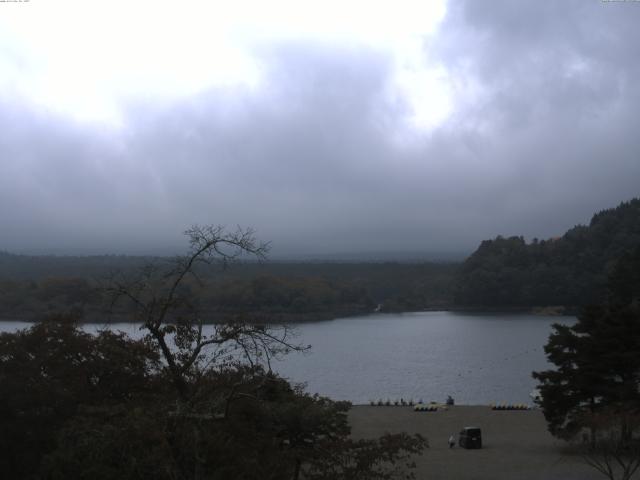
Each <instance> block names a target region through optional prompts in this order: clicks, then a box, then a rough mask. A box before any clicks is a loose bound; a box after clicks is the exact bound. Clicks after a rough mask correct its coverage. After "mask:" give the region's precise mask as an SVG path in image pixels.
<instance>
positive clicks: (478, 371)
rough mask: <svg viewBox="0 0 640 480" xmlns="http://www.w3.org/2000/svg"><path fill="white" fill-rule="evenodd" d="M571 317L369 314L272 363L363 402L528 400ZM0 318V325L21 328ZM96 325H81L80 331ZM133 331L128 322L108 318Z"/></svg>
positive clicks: (316, 386)
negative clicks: (558, 331)
mask: <svg viewBox="0 0 640 480" xmlns="http://www.w3.org/2000/svg"><path fill="white" fill-rule="evenodd" d="M574 321H575V319H574V318H571V317H544V316H536V315H522V314H518V315H514V314H461V313H454V312H419V313H403V314H375V315H369V316H363V317H355V318H353V317H352V318H339V319H336V320H331V321H322V322H312V323H304V324H301V325H299V326H298V327H297V334H298V340H299V342H300V343H304V344H311V345H312V350H311V352H309V353H306V354H292V355H289V356H288V357H286V358H285V359H284V360H283V361H281V362H278V363H277V364H275V365H274V369H275V370H277V371H278V372H279V373H280V374H282V375H283V376H285V377H287V378H289V379H290V380H292V381H294V382H306V383H307V389H308V391H310V392H312V393H315V392H318V393H320V394H321V395H327V396H329V397H331V398H334V399H336V400H350V401H352V402H354V403H368V402H369V401H371V400H377V399H379V398H381V399H383V400H386V399H387V398H389V399H391V400H393V399H400V398H404V399H405V400H408V399H413V400H414V401H417V400H419V399H422V400H424V401H431V400H433V401H444V399H445V398H446V396H447V395H451V396H453V397H454V398H455V400H456V402H457V403H464V404H487V403H491V402H510V403H529V402H530V398H529V393H530V392H531V390H532V389H533V388H534V387H535V381H534V380H533V379H532V378H531V371H533V370H541V369H546V368H548V367H549V365H548V363H547V362H546V359H545V356H544V350H543V345H544V344H545V343H546V342H547V338H548V336H549V333H550V332H551V324H552V323H565V324H566V323H572V322H574ZM25 325H26V324H24V323H20V322H0V330H3V331H11V330H15V329H17V328H22V327H24V326H25ZM96 328H98V327H97V326H93V325H91V326H87V329H88V330H93V329H96ZM111 328H114V329H120V330H123V331H125V332H127V333H129V334H131V335H132V336H134V337H137V336H139V335H140V333H139V330H138V328H137V326H136V325H133V324H115V325H112V326H111Z"/></svg>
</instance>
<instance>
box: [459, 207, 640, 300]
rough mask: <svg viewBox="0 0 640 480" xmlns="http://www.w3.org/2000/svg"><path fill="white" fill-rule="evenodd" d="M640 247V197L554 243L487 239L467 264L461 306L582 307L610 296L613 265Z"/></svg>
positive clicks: (462, 277)
mask: <svg viewBox="0 0 640 480" xmlns="http://www.w3.org/2000/svg"><path fill="white" fill-rule="evenodd" d="M638 246H640V198H634V199H632V200H630V201H628V202H623V203H621V204H620V205H618V206H617V207H615V208H611V209H607V210H602V211H601V212H598V213H596V214H595V215H594V216H593V218H592V219H591V222H590V223H589V225H588V226H584V225H578V226H575V227H573V228H572V229H570V230H568V231H567V232H566V233H565V234H564V235H563V236H562V237H559V238H553V239H549V240H538V239H534V240H533V241H532V242H531V243H527V242H525V240H524V238H523V237H509V238H504V237H502V236H498V237H497V238H495V239H493V240H485V241H483V242H482V243H481V244H480V246H479V247H478V249H477V250H476V251H475V252H474V253H473V254H471V256H470V257H469V258H467V259H466V260H465V261H464V263H463V264H462V266H461V268H460V270H459V273H458V276H457V281H456V289H455V293H454V303H455V304H456V305H457V306H480V307H532V306H548V305H563V306H567V307H581V306H584V305H588V304H593V303H598V302H600V301H601V300H602V298H603V296H604V295H605V286H606V280H607V276H608V275H609V273H610V271H611V269H612V267H613V265H614V263H615V262H616V260H618V259H619V258H620V257H622V256H623V255H624V254H626V253H628V252H630V251H632V250H634V249H635V248H637V247H638Z"/></svg>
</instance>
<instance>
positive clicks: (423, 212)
mask: <svg viewBox="0 0 640 480" xmlns="http://www.w3.org/2000/svg"><path fill="white" fill-rule="evenodd" d="M639 19H640V5H635V4H614V3H606V2H605V3H601V2H579V1H577V2H573V3H571V2H563V3H562V4H555V3H551V2H542V3H540V2H512V1H504V2H491V3H490V4H486V3H479V2H473V1H469V2H455V3H453V4H452V5H451V6H450V11H449V12H448V14H447V18H446V19H445V21H444V24H443V25H442V27H441V31H440V33H439V34H437V35H435V36H434V38H432V39H430V40H429V52H430V53H429V56H430V60H431V61H438V62H440V63H441V64H442V65H443V66H444V67H445V68H446V70H447V71H448V73H449V76H450V79H451V81H452V88H453V91H454V110H453V112H452V114H451V116H450V117H449V118H448V119H447V120H446V122H445V123H443V124H442V125H440V126H439V127H437V128H436V129H435V130H433V131H431V132H426V133H424V134H420V135H418V134H414V136H413V139H412V140H411V141H410V142H404V143H403V142H398V140H397V138H394V134H395V133H396V132H398V131H402V129H403V128H406V122H407V119H408V116H409V114H410V111H409V107H408V105H407V104H405V103H403V102H402V101H399V100H397V99H394V97H393V96H391V95H389V89H390V88H391V82H392V71H393V62H392V59H391V58H390V57H388V56H387V55H386V54H384V53H381V52H377V51H375V50H372V49H365V48H356V47H351V48H347V47H339V46H336V45H330V44H319V43H315V44H314V43H302V42H298V43H295V42H289V43H281V44H278V45H269V46H266V47H263V48H262V49H260V50H259V51H256V55H257V56H258V58H259V59H260V61H261V65H262V66H263V71H264V79H263V82H262V83H261V84H260V86H259V87H258V88H257V89H250V88H244V87H234V88H218V89H211V90H209V91H206V92H203V93H201V94H199V95H197V96H194V97H192V98H189V99H183V100H181V101H179V102H178V101H176V102H173V103H170V104H167V103H164V104H162V105H160V104H153V103H144V102H141V101H138V102H135V103H133V102H130V103H129V104H128V105H127V109H126V114H125V117H124V118H125V124H124V127H123V128H122V129H121V130H110V129H107V128H104V127H97V126H95V125H91V124H78V123H73V122H72V121H70V120H68V119H65V118H63V117H60V116H56V115H54V114H52V113H47V112H43V111H42V110H41V109H39V108H37V107H35V106H30V105H28V104H26V103H24V102H20V101H18V100H11V99H8V98H4V99H3V100H2V101H1V102H0V132H2V135H1V136H0V202H1V203H0V204H1V205H2V206H1V207H0V222H1V224H2V225H3V228H2V234H1V236H0V248H6V249H10V250H29V249H31V250H40V251H43V250H47V249H63V250H66V251H73V250H74V249H87V248H89V249H90V250H92V251H142V250H144V249H145V248H148V249H149V250H157V249H160V248H164V247H167V246H173V245H181V244H182V240H181V238H180V235H179V233H180V231H181V230H182V229H184V228H185V227H187V226H188V225H190V224H192V223H222V224H227V225H231V226H233V225H235V224H238V223H239V224H242V225H251V226H253V227H255V228H256V229H257V230H258V234H259V236H260V237H261V238H263V239H265V240H272V241H273V243H274V249H275V253H276V254H277V253H286V252H288V251H293V252H296V253H300V252H304V253H328V252H346V251H353V252H357V251H380V250H385V251H393V250H396V251H402V250H410V251H418V250H425V251H444V250H449V251H450V250H467V251H470V250H471V249H472V248H474V246H475V245H476V244H477V242H478V241H479V240H481V239H483V238H488V237H493V236H495V235H497V234H506V235H511V234H524V235H527V236H530V237H532V236H539V237H546V236H551V235H556V234H560V233H562V232H563V231H564V230H565V229H567V228H569V227H571V226H572V225H574V224H575V223H578V222H585V221H588V219H589V217H590V215H591V214H592V213H593V212H594V211H596V210H599V209H601V208H605V207H609V206H614V205H616V204H617V203H618V202H619V201H622V200H625V199H628V198H631V197H632V196H635V195H638V193H639V192H638V179H640V161H639V159H638V158H637V152H638V151H640V150H639V147H640V135H638V133H639V132H638V123H637V121H635V119H634V116H635V112H636V111H637V110H638V107H639V106H640V102H639V99H640V85H639V84H638V82H637V78H638V61H637V59H636V58H635V56H634V54H633V46H634V45H637V44H638V40H640V38H638V36H639V34H638V33H636V29H635V28H634V25H637V21H638V20H639ZM83 251H86V250H83Z"/></svg>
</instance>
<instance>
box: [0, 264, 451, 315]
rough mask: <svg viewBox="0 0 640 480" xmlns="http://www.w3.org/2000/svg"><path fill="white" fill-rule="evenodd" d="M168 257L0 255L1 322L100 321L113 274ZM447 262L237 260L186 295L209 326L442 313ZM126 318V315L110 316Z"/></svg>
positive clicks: (446, 301) (447, 299)
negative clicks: (235, 320) (64, 317)
mask: <svg viewBox="0 0 640 480" xmlns="http://www.w3.org/2000/svg"><path fill="white" fill-rule="evenodd" d="M169 261H170V259H168V258H159V257H157V258H153V257H127V256H91V257H65V256H60V257H57V256H41V257H33V256H25V255H13V254H9V253H0V318H4V319H14V320H17V319H23V320H33V319H37V318H39V317H41V316H42V315H47V314H51V313H54V312H67V313H73V314H74V315H77V314H80V315H81V316H83V318H84V319H85V320H88V321H101V320H102V319H104V318H105V313H106V310H107V308H108V305H107V303H106V301H105V299H104V297H103V295H102V293H101V288H100V287H101V286H103V285H104V284H106V283H108V279H109V277H110V276H111V275H113V274H114V272H122V273H124V274H125V275H129V274H130V275H135V274H136V272H138V271H139V270H140V269H142V268H145V266H148V265H150V264H151V265H162V264H165V263H167V262H169ZM457 267H458V265H457V264H452V263H428V262H425V263H393V262H389V263H327V262H324V263H287V262H269V261H266V262H238V263H235V264H233V265H231V266H230V268H223V267H222V266H219V268H213V269H208V270H205V271H202V272H200V274H201V277H204V279H205V280H207V282H205V283H206V286H203V285H200V283H199V282H198V281H197V280H196V279H191V280H190V281H188V282H186V284H185V287H184V288H188V289H190V290H191V291H192V293H193V297H194V298H197V302H198V307H199V308H200V310H201V311H202V312H203V315H204V316H205V317H206V318H207V319H208V320H210V321H219V320H220V319H221V318H223V317H225V316H233V315H237V314H244V315H249V316H251V317H253V318H254V319H260V318H261V317H268V318H269V319H270V320H272V321H300V320H313V319H321V318H334V317H336V316H347V315H354V314H363V313H369V312H372V311H374V310H376V309H378V308H380V309H381V310H382V311H409V310H422V309H433V308H443V307H446V306H448V305H450V304H451V302H452V291H453V289H452V282H453V279H454V276H455V271H456V268H457ZM115 313H116V314H117V316H118V317H122V318H124V316H126V313H127V312H126V311H124V310H122V309H120V310H119V311H117V312H115Z"/></svg>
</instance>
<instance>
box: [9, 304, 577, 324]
mask: <svg viewBox="0 0 640 480" xmlns="http://www.w3.org/2000/svg"><path fill="white" fill-rule="evenodd" d="M579 311H580V308H579V307H565V306H561V305H549V306H536V307H511V306H502V307H483V306H468V307H467V306H434V307H427V308H424V309H421V310H403V311H385V310H384V309H381V310H379V311H369V312H362V311H357V312H355V311H345V312H315V313H303V314H294V313H266V312H249V313H244V314H243V313H237V314H234V313H224V314H221V313H219V312H216V313H214V314H211V317H217V318H213V319H211V320H205V321H204V322H203V324H204V325H219V324H222V323H225V322H228V321H232V320H233V317H234V316H236V317H246V319H247V320H248V322H249V323H255V324H274V325H280V324H287V325H295V324H298V323H314V322H325V321H332V320H337V319H343V318H357V317H365V316H370V315H381V316H382V315H391V314H396V315H403V314H415V313H426V312H451V313H458V314H469V315H490V314H496V315H500V314H510V313H511V314H519V315H534V316H540V317H573V316H576V315H578V313H579ZM57 313H58V312H49V313H46V314H42V315H39V316H35V315H34V316H30V317H25V318H15V317H14V318H0V322H20V323H38V322H40V321H42V320H43V319H46V318H47V316H48V315H52V314H57ZM60 313H63V314H64V312H60ZM105 316H109V315H107V314H105ZM78 323H81V324H89V325H91V324H111V323H136V322H134V321H132V319H131V318H130V317H128V316H127V315H124V314H123V315H112V316H111V318H109V319H105V318H104V317H102V316H99V314H89V315H87V316H86V317H81V318H80V319H79V320H78Z"/></svg>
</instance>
